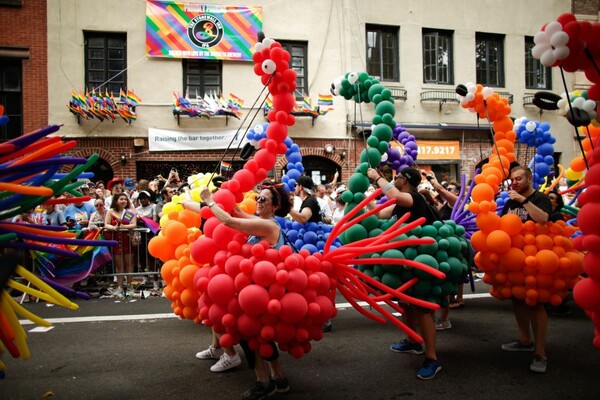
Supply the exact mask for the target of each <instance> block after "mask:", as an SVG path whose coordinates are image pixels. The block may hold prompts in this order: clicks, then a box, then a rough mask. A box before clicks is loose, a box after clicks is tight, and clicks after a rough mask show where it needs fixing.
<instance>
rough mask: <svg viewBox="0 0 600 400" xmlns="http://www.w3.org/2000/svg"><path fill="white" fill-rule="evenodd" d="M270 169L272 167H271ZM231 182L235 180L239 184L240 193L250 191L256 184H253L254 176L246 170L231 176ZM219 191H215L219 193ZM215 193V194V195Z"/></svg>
mask: <svg viewBox="0 0 600 400" xmlns="http://www.w3.org/2000/svg"><path fill="white" fill-rule="evenodd" d="M271 168H272V167H271ZM231 179H232V180H234V179H235V180H236V181H238V182H239V183H240V192H247V191H249V190H251V189H252V188H253V187H254V185H255V184H256V182H254V180H253V179H254V174H253V173H252V172H251V171H250V170H248V169H245V168H244V169H240V170H239V171H237V172H236V173H235V174H233V178H231ZM219 192H220V190H218V191H217V193H219ZM217 193H215V194H217ZM215 201H216V200H215Z"/></svg>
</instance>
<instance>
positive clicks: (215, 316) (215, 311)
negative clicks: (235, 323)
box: [208, 304, 227, 326]
mask: <svg viewBox="0 0 600 400" xmlns="http://www.w3.org/2000/svg"><path fill="white" fill-rule="evenodd" d="M226 313H227V307H226V306H224V305H222V304H213V305H211V306H210V307H209V308H208V319H209V320H210V321H211V322H212V323H213V324H215V325H218V326H221V321H222V320H223V316H224V315H225V314H226Z"/></svg>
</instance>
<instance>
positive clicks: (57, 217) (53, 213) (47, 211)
mask: <svg viewBox="0 0 600 400" xmlns="http://www.w3.org/2000/svg"><path fill="white" fill-rule="evenodd" d="M44 218H45V223H46V225H52V226H67V220H66V219H65V214H64V213H63V212H62V211H58V209H57V207H56V205H54V204H46V205H44Z"/></svg>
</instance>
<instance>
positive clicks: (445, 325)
mask: <svg viewBox="0 0 600 400" xmlns="http://www.w3.org/2000/svg"><path fill="white" fill-rule="evenodd" d="M450 328H452V323H451V322H450V320H449V319H447V320H445V321H438V322H437V323H436V324H435V329H436V330H437V331H443V330H446V329H450Z"/></svg>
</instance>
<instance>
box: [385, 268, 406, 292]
mask: <svg viewBox="0 0 600 400" xmlns="http://www.w3.org/2000/svg"><path fill="white" fill-rule="evenodd" d="M381 283H383V284H384V285H386V286H389V287H391V288H392V289H397V288H399V287H400V286H402V284H403V283H404V282H403V281H402V278H401V277H400V275H399V274H393V273H389V272H387V273H385V274H383V276H382V277H381Z"/></svg>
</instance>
